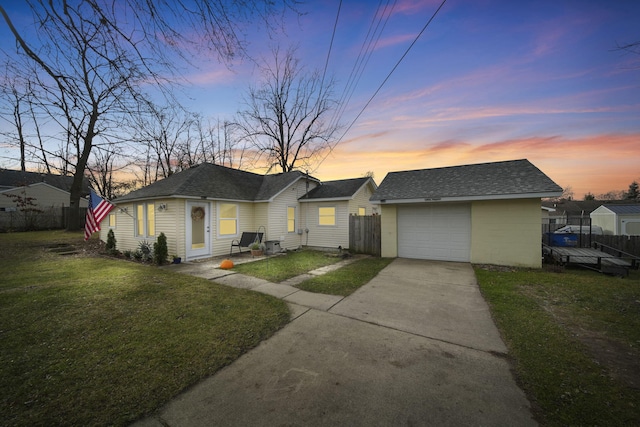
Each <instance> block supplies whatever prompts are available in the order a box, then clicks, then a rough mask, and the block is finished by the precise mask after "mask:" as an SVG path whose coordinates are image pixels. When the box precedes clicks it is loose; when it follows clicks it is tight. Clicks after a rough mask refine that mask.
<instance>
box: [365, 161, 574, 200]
mask: <svg viewBox="0 0 640 427" xmlns="http://www.w3.org/2000/svg"><path fill="white" fill-rule="evenodd" d="M560 194H562V188H561V187H560V186H559V185H558V184H556V183H555V182H553V181H552V180H551V178H549V177H548V176H547V175H545V174H544V173H542V172H541V171H540V170H539V169H538V168H537V167H535V166H534V165H533V164H531V163H530V162H529V161H528V160H526V159H523V160H511V161H504V162H494V163H479V164H474V165H465V166H452V167H445V168H436V169H421V170H414V171H404V172H391V173H389V174H387V176H386V177H385V178H384V180H383V181H382V183H380V186H379V187H378V189H377V190H376V192H375V193H374V194H373V196H371V199H370V200H371V201H372V202H380V203H389V202H396V203H418V202H429V201H465V200H493V199H518V198H532V197H535V198H537V197H553V196H559V195H560Z"/></svg>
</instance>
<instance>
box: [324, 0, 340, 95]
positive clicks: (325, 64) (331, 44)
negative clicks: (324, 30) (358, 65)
mask: <svg viewBox="0 0 640 427" xmlns="http://www.w3.org/2000/svg"><path fill="white" fill-rule="evenodd" d="M340 9H342V0H340V4H338V12H337V13H336V22H334V23H333V33H332V34H331V42H330V43H329V51H328V52H327V60H326V61H325V62H324V71H323V72H322V82H321V83H320V94H322V89H323V88H324V78H325V76H326V75H327V68H328V67H329V57H330V56H331V49H332V48H333V40H334V38H335V37H336V28H338V18H339V17H340Z"/></svg>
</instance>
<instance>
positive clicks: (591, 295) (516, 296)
mask: <svg viewBox="0 0 640 427" xmlns="http://www.w3.org/2000/svg"><path fill="white" fill-rule="evenodd" d="M633 273H634V274H633V275H632V276H630V277H629V278H626V279H619V278H614V277H608V276H604V275H599V274H597V273H595V272H590V271H571V270H566V271H565V272H563V273H553V272H546V271H543V270H538V271H531V270H517V271H515V272H496V271H486V270H484V269H481V268H476V275H477V277H478V281H479V284H480V288H481V290H482V293H483V295H484V296H485V298H486V299H487V301H488V302H489V305H490V306H491V310H492V313H493V315H494V317H495V319H496V322H497V324H498V326H499V328H500V330H501V331H502V334H503V337H504V339H505V342H506V344H507V346H508V347H509V352H510V354H511V355H512V356H513V358H514V363H515V369H516V374H517V377H518V379H519V380H520V383H521V385H522V386H523V388H524V389H525V391H526V392H527V394H528V395H529V396H530V398H531V400H532V401H533V402H534V407H535V408H537V411H536V412H537V414H538V419H539V421H540V422H541V423H542V424H543V425H550V426H562V425H607V426H623V425H638V424H640V403H639V402H640V390H639V389H638V388H634V387H631V386H630V384H628V382H627V381H626V380H625V379H624V378H621V377H620V376H617V375H616V374H615V371H616V370H617V369H619V368H620V365H614V364H610V363H609V362H606V361H605V359H602V357H610V355H611V354H609V353H610V351H612V350H616V349H617V350H616V351H621V353H628V354H634V355H635V356H634V359H635V360H636V362H637V357H638V354H639V347H640V275H639V274H638V272H633ZM603 340H604V341H603ZM600 342H607V343H609V344H608V347H607V348H606V349H604V350H597V348H598V347H597V346H592V345H591V343H595V344H597V343H600ZM628 354H627V356H628ZM620 355H621V356H624V354H620ZM599 358H600V359H599ZM637 366H638V365H637V364H636V365H635V368H633V367H632V369H634V371H631V372H635V375H636V379H637V378H638V372H637Z"/></svg>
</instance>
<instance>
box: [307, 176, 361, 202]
mask: <svg viewBox="0 0 640 427" xmlns="http://www.w3.org/2000/svg"><path fill="white" fill-rule="evenodd" d="M368 180H369V178H366V177H365V178H352V179H341V180H337V181H327V182H323V183H322V184H321V185H319V186H317V187H316V188H314V189H313V190H311V191H310V192H309V194H308V195H306V196H303V197H302V198H301V199H333V198H344V197H351V196H353V195H354V194H355V193H356V191H358V189H360V187H362V186H363V185H364V183H365V182H367V181H368Z"/></svg>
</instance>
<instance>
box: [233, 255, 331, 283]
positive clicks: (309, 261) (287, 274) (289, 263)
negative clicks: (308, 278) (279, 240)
mask: <svg viewBox="0 0 640 427" xmlns="http://www.w3.org/2000/svg"><path fill="white" fill-rule="evenodd" d="M341 260H342V259H341V258H338V257H335V256H330V255H329V254H327V253H326V252H321V251H312V250H302V251H295V252H288V253H287V254H286V255H281V256H275V257H270V258H267V259H263V260H260V261H256V262H248V263H246V264H240V265H237V266H235V267H234V268H233V270H234V271H236V272H238V273H242V274H246V275H248V276H253V277H258V278H260V279H265V280H268V281H270V282H273V283H279V282H282V281H283V280H287V279H290V278H292V277H295V276H299V275H301V274H304V273H306V272H308V271H311V270H315V269H316V268H320V267H324V266H325V265H331V264H335V263H336V262H338V261H341Z"/></svg>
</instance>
